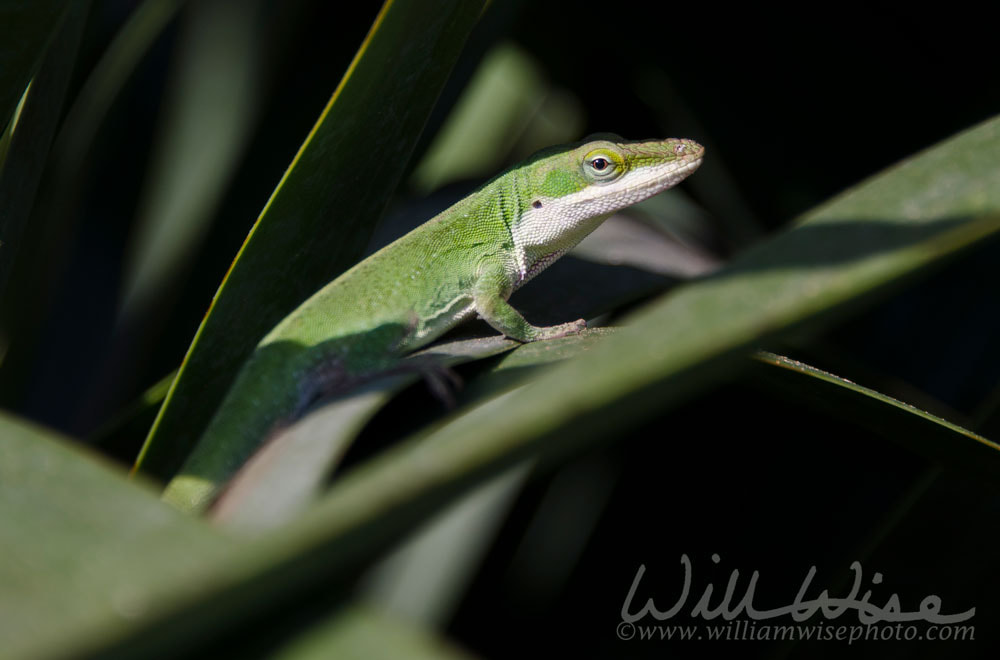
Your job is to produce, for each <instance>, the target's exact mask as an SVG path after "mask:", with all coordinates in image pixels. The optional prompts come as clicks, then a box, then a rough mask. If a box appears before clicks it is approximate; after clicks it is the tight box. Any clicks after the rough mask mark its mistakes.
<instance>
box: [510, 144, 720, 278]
mask: <svg viewBox="0 0 1000 660" xmlns="http://www.w3.org/2000/svg"><path fill="white" fill-rule="evenodd" d="M704 153H705V149H704V147H702V146H701V145H700V144H698V143H697V142H694V141H693V140H684V139H675V138H669V139H666V140H631V141H630V140H623V139H622V138H620V137H618V136H617V135H611V134H600V135H594V136H590V137H589V138H587V139H586V140H584V141H583V142H578V143H574V144H568V145H563V146H560V147H551V148H549V149H545V150H543V151H540V152H538V153H537V154H535V155H534V156H532V157H531V158H530V159H528V161H526V163H525V164H524V165H523V166H521V167H519V168H518V169H517V170H516V172H517V181H516V186H517V190H518V193H519V195H518V196H519V201H520V204H521V207H522V208H521V213H520V215H519V217H518V218H517V220H516V221H515V222H514V223H513V225H512V227H511V234H512V238H513V241H514V245H515V247H516V249H517V250H518V252H519V253H520V254H522V255H524V257H525V258H524V261H525V262H526V265H528V266H529V267H530V266H531V265H532V264H534V263H537V262H538V260H539V259H548V258H550V257H551V258H555V257H558V256H559V255H561V254H563V253H565V252H566V251H567V250H569V249H570V248H572V247H573V246H574V245H576V244H577V243H578V242H580V240H582V239H583V238H584V237H585V236H586V235H587V234H589V233H590V232H592V231H593V230H594V229H595V228H597V226H598V225H599V224H600V223H601V222H603V221H604V220H605V219H606V218H607V217H608V216H610V215H611V214H613V213H614V212H616V211H619V210H621V209H623V208H625V207H627V206H631V205H632V204H635V203H637V202H641V201H642V200H644V199H647V198H649V197H652V196H653V195H655V194H657V193H659V192H661V191H663V190H666V189H667V188H670V187H672V186H674V185H676V184H678V183H680V182H681V181H682V180H684V179H685V178H686V177H687V176H688V175H690V174H691V173H692V172H694V171H695V170H696V169H698V166H699V165H701V161H702V158H703V156H704ZM553 255H554V256H553Z"/></svg>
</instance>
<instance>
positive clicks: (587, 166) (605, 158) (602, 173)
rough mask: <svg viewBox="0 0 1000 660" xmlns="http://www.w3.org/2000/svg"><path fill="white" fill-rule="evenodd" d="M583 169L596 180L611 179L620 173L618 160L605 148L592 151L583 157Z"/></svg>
mask: <svg viewBox="0 0 1000 660" xmlns="http://www.w3.org/2000/svg"><path fill="white" fill-rule="evenodd" d="M583 169H584V171H585V172H586V173H587V175H588V176H589V177H590V178H591V179H594V180H595V181H602V182H604V181H610V180H611V179H615V178H617V176H618V174H620V173H621V172H620V168H619V166H618V162H617V161H616V160H615V159H614V158H613V157H611V156H610V155H609V154H607V153H605V150H601V151H597V152H591V153H589V154H587V156H586V158H584V159H583Z"/></svg>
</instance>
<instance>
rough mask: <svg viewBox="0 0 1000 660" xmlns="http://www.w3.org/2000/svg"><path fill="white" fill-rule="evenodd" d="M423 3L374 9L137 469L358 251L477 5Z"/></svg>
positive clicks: (174, 450) (155, 471)
mask: <svg viewBox="0 0 1000 660" xmlns="http://www.w3.org/2000/svg"><path fill="white" fill-rule="evenodd" d="M435 5H436V6H434V7H429V6H427V5H426V3H405V2H404V3H395V2H392V0H389V1H388V2H386V4H385V5H384V7H383V9H382V11H381V13H380V14H379V16H378V18H377V19H376V21H375V24H374V26H373V27H372V30H371V32H370V33H369V34H368V37H367V38H366V39H365V42H364V43H363V44H362V46H361V48H360V50H359V51H358V54H357V55H356V56H355V59H354V62H352V64H351V66H350V68H349V69H348V71H347V73H346V74H345V75H344V78H343V80H342V81H341V83H340V86H339V87H338V88H337V90H336V91H335V92H334V94H333V97H332V98H331V99H330V102H329V104H328V105H327V107H326V109H325V110H324V111H323V113H322V115H321V116H320V118H319V120H318V121H317V123H316V125H315V127H314V128H313V130H312V132H311V133H310V135H309V137H308V138H307V139H306V141H305V143H304V144H303V145H302V148H301V149H300V150H299V153H298V155H296V157H295V159H294V160H293V162H292V164H291V165H290V166H289V168H288V171H287V172H286V173H285V176H284V178H283V179H282V180H281V182H280V183H279V184H278V187H277V189H276V190H275V192H274V194H273V195H272V197H271V199H270V201H269V202H268V203H267V205H266V206H265V208H264V210H263V212H262V213H261V216H260V218H259V219H258V221H257V223H256V224H255V225H254V227H253V229H252V230H251V231H250V234H249V236H248V237H247V240H246V242H245V243H244V245H243V247H242V249H241V250H240V252H239V254H238V255H237V256H236V260H235V261H234V262H233V265H232V267H231V268H230V271H229V273H228V274H227V276H226V278H225V279H224V280H223V282H222V285H221V286H220V288H219V291H218V293H217V294H216V296H215V300H214V301H213V303H212V306H211V308H210V309H209V312H208V314H207V315H206V317H205V320H204V321H203V322H202V325H201V327H200V328H199V330H198V332H197V334H196V335H195V338H194V341H193V343H192V345H191V348H190V349H189V351H188V354H187V356H186V357H185V359H184V363H183V364H182V366H181V370H180V373H179V374H178V377H177V380H176V381H175V382H174V385H173V387H172V388H171V390H170V393H169V394H168V396H167V399H166V402H165V403H164V406H163V408H162V410H161V412H160V415H159V417H158V418H157V421H156V423H155V424H154V426H153V429H152V430H151V432H150V435H149V438H147V441H146V445H145V447H144V448H143V451H142V453H141V454H140V456H139V459H138V461H137V463H136V468H137V469H138V470H141V471H143V472H145V473H148V474H151V475H155V476H157V477H159V478H162V479H166V478H168V477H169V476H171V475H172V474H173V473H174V472H175V471H176V470H177V469H178V468H179V466H180V464H181V462H182V461H183V460H184V457H185V456H186V455H187V453H188V451H189V450H190V448H191V447H193V446H194V443H195V442H196V441H197V438H198V436H199V434H200V432H201V429H202V428H203V427H204V426H205V424H206V423H207V422H208V420H209V419H210V418H211V415H212V413H213V412H214V410H215V408H216V406H217V405H218V404H219V402H220V401H221V400H222V397H223V395H224V394H225V391H226V389H227V388H228V386H229V384H230V383H231V382H232V379H233V378H234V377H235V373H236V370H237V368H238V367H239V365H240V364H241V363H242V362H243V360H244V359H245V358H246V357H247V356H248V355H249V354H250V352H251V351H252V349H253V347H254V345H255V344H256V343H257V341H258V340H259V339H260V337H262V336H263V335H264V333H266V332H267V331H268V330H269V329H270V328H271V327H273V326H274V324H275V323H277V322H278V321H279V320H280V319H281V318H282V317H284V316H285V315H287V314H288V313H289V312H291V311H292V310H293V309H294V308H295V306H296V305H297V304H298V303H300V302H301V301H302V300H304V299H305V298H306V297H307V296H308V295H309V294H311V293H312V292H313V291H315V290H316V289H318V288H319V287H320V286H322V285H323V284H325V283H326V282H328V281H330V280H331V279H332V278H333V277H335V276H336V275H338V274H339V273H340V272H342V271H344V270H346V269H347V268H348V267H349V266H350V265H351V264H353V263H354V262H355V261H357V259H358V258H359V257H360V256H361V254H362V252H363V250H364V248H365V246H366V244H367V242H368V239H369V238H370V236H371V231H372V229H373V227H374V223H375V220H376V218H377V217H378V216H379V215H380V214H381V213H382V211H383V210H384V207H385V205H386V203H387V201H388V199H389V196H390V195H391V193H392V191H393V190H394V189H395V187H396V185H397V184H398V182H399V180H400V178H401V177H402V174H403V171H404V169H405V167H406V163H407V161H408V160H409V158H410V155H411V154H412V152H413V149H414V147H415V145H416V141H417V138H418V137H419V136H420V132H421V130H422V128H423V126H424V123H425V122H426V120H427V117H428V115H429V114H430V111H431V109H432V107H433V105H434V102H435V101H436V99H437V96H438V94H439V92H440V90H441V88H442V86H443V85H444V82H445V80H446V79H447V77H448V74H449V72H450V71H451V68H452V66H453V64H454V62H455V60H456V59H457V58H458V55H459V53H460V52H461V50H462V46H463V45H464V43H465V39H466V37H467V36H468V34H469V32H470V30H471V29H472V27H473V25H474V24H475V22H476V20H477V19H478V17H479V14H480V12H481V10H482V7H483V3H482V2H461V1H459V0H440V1H439V2H437V3H435ZM387 71H392V75H387V74H386V72H387ZM331 224H332V227H331ZM248 301H253V305H252V306H251V305H248V304H247V302H248Z"/></svg>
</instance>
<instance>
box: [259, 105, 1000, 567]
mask: <svg viewBox="0 0 1000 660" xmlns="http://www.w3.org/2000/svg"><path fill="white" fill-rule="evenodd" d="M997 231H1000V120H996V119H995V120H992V121H990V122H987V123H985V124H983V125H980V126H978V127H976V128H974V129H972V130H969V131H966V132H965V133H963V134H961V135H959V136H957V137H955V138H953V139H951V140H949V141H948V142H946V143H944V144H942V145H940V146H938V147H937V148H935V149H932V150H930V151H928V152H926V153H923V154H921V155H920V156H918V157H915V158H913V159H912V160H910V161H908V162H905V163H903V164H901V165H899V166H897V167H895V168H892V169H891V170H889V171H888V172H886V173H884V174H882V175H880V176H878V177H876V178H874V179H872V180H870V181H868V182H866V183H865V184H863V185H860V186H858V187H857V188H855V189H853V190H851V191H849V192H848V193H846V194H844V195H842V196H841V197H839V198H838V199H836V200H834V201H832V202H831V203H829V204H827V205H825V206H823V207H822V208H820V209H818V210H817V211H814V212H812V213H810V214H808V215H807V216H806V217H805V218H803V220H802V221H801V222H799V223H797V224H796V226H794V227H793V228H792V229H791V230H789V231H787V232H784V233H782V234H780V235H778V236H776V237H775V238H773V239H771V240H768V241H766V242H764V243H762V244H760V245H758V246H756V247H755V248H753V249H751V250H748V251H747V252H746V253H745V254H743V255H742V256H740V257H739V258H737V259H736V260H734V261H733V262H732V263H731V264H730V265H729V266H727V267H726V268H723V269H722V270H720V271H718V272H717V273H716V274H714V275H712V276H710V277H708V278H706V279H704V280H702V281H699V282H696V283H693V284H691V285H688V286H683V287H679V288H677V289H675V290H674V291H673V292H671V293H670V294H668V295H667V296H665V297H664V298H663V299H661V300H659V301H657V302H656V303H655V304H652V305H650V306H648V307H647V308H646V309H645V310H643V311H641V312H640V313H638V314H636V315H635V316H634V317H632V319H631V321H630V323H629V325H628V326H627V327H626V328H625V329H623V330H621V331H620V332H617V333H615V334H614V335H613V336H611V337H608V338H607V339H606V340H605V341H604V342H602V343H600V344H599V345H598V346H596V347H594V348H593V349H592V350H590V351H589V352H588V353H587V354H585V355H582V356H580V357H579V358H577V359H574V360H569V361H567V362H565V363H564V364H561V365H558V366H557V367H556V368H554V369H552V370H551V371H549V372H547V373H545V374H543V375H542V376H541V377H540V378H538V379H537V380H535V381H533V382H531V383H530V384H528V385H526V386H524V387H522V388H520V389H518V390H516V391H514V392H511V393H510V394H509V395H507V396H505V397H500V398H499V399H494V400H492V401H490V402H488V403H487V404H485V405H482V406H480V407H478V408H475V409H474V410H472V411H469V412H466V413H465V414H462V415H461V416H458V417H456V418H453V419H452V420H451V421H450V422H449V423H447V424H445V425H443V426H441V427H440V428H437V429H436V430H434V431H433V432H429V433H425V434H422V435H420V436H418V437H416V438H413V439H411V440H409V441H407V442H405V443H402V444H400V445H398V446H396V447H394V448H392V449H390V450H388V451H386V452H384V453H383V454H381V455H380V456H378V457H376V458H375V459H373V460H371V461H369V462H368V463H367V464H364V465H361V466H359V467H358V468H356V469H355V470H353V471H351V472H348V473H347V474H345V475H344V476H343V477H342V478H341V479H340V480H339V481H338V482H337V483H336V484H335V485H334V486H333V488H332V490H331V492H330V493H329V495H328V496H327V497H326V498H324V500H322V501H321V502H320V504H319V505H317V506H316V507H315V508H314V509H313V510H312V511H311V512H309V513H307V514H306V515H305V516H303V517H302V518H301V519H299V520H297V521H294V522H293V523H291V524H290V525H289V526H287V527H286V528H285V530H284V532H283V534H282V536H281V539H280V541H278V540H275V546H276V547H275V552H276V553H277V554H278V555H284V554H285V553H288V556H289V557H290V556H291V555H293V554H295V553H296V552H301V551H302V550H304V549H305V548H307V547H320V546H327V547H331V548H332V547H337V548H338V549H339V550H340V553H339V554H340V559H341V560H342V561H345V562H346V557H345V556H344V555H345V554H346V555H347V556H350V555H351V554H353V552H367V551H368V550H364V549H365V548H371V547H373V546H374V545H377V544H378V543H379V541H380V539H385V538H389V537H391V536H392V535H393V534H396V533H398V531H399V529H400V528H401V527H403V526H406V525H409V524H412V520H413V519H414V518H418V517H420V516H422V515H425V514H426V512H428V511H430V510H434V509H435V508H437V507H439V506H441V505H442V504H443V503H444V502H446V501H448V500H449V499H450V498H451V497H453V496H454V495H456V494H457V493H459V492H463V491H464V490H466V489H467V488H469V487H470V486H472V485H474V484H476V483H479V482H481V481H482V480H483V479H486V478H488V477H490V476H492V475H493V474H496V473H497V472H498V471H501V470H503V469H504V468H506V467H509V466H510V465H513V464H514V463H516V462H518V461H520V460H521V459H523V458H525V457H528V456H539V455H540V456H544V457H548V458H550V459H551V458H554V457H557V456H560V455H562V454H565V453H567V452H570V451H579V450H580V449H581V448H582V447H583V446H585V445H587V444H588V443H590V442H593V441H594V440H596V439H598V438H602V437H604V438H608V437H615V436H616V435H617V433H618V432H620V431H621V424H622V421H623V420H629V421H630V422H631V423H638V422H639V421H641V420H642V418H643V417H644V416H645V415H648V414H651V413H653V412H662V411H663V410H665V409H667V408H669V407H671V406H673V405H676V404H677V403H679V402H680V401H682V400H684V399H687V398H689V397H691V396H692V395H693V394H694V393H695V392H697V391H698V390H700V389H703V388H705V387H707V386H709V385H710V384H711V383H713V382H714V381H716V380H717V379H718V378H719V377H720V376H721V375H722V374H723V373H725V371H726V370H727V369H729V368H731V367H732V365H733V364H734V360H737V361H738V360H739V359H741V358H742V356H744V355H745V354H746V353H747V352H748V351H749V350H750V349H751V348H753V347H755V346H757V345H759V344H761V343H762V342H766V341H767V340H768V339H771V338H774V337H775V336H778V335H780V334H782V333H787V332H789V331H791V330H796V331H801V330H802V328H803V327H804V324H805V323H806V322H809V324H810V325H811V328H812V329H813V330H816V329H818V328H819V327H821V325H822V324H823V323H828V322H830V321H832V320H834V319H837V318H839V317H840V316H842V314H843V312H844V311H845V308H846V306H847V305H848V304H849V303H857V302H858V301H860V300H862V299H863V298H865V297H866V296H868V295H869V294H871V293H872V292H874V291H876V290H877V289H879V288H883V287H885V286H886V285H888V284H889V283H891V282H893V281H896V280H899V279H900V278H902V277H904V276H906V275H911V274H915V273H917V272H919V271H920V270H922V269H925V268H926V267H927V266H928V265H930V264H932V263H933V262H935V261H937V260H939V259H941V258H943V257H946V256H949V255H952V254H954V253H955V252H957V251H958V250H959V249H961V248H964V247H967V246H969V245H972V244H974V243H976V242H978V241H981V240H983V239H986V238H987V237H990V236H991V235H993V234H995V233H996V232H997ZM612 408H614V411H615V414H613V415H612V414H609V411H610V410H611V409H612ZM293 548H298V550H293ZM352 549H353V550H352Z"/></svg>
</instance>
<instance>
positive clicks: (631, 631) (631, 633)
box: [615, 621, 635, 640]
mask: <svg viewBox="0 0 1000 660" xmlns="http://www.w3.org/2000/svg"><path fill="white" fill-rule="evenodd" d="M615 632H617V633H618V639H625V640H628V639H632V638H633V637H635V626H633V625H632V624H631V623H629V622H628V621H622V622H621V623H619V624H618V627H617V628H615Z"/></svg>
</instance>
